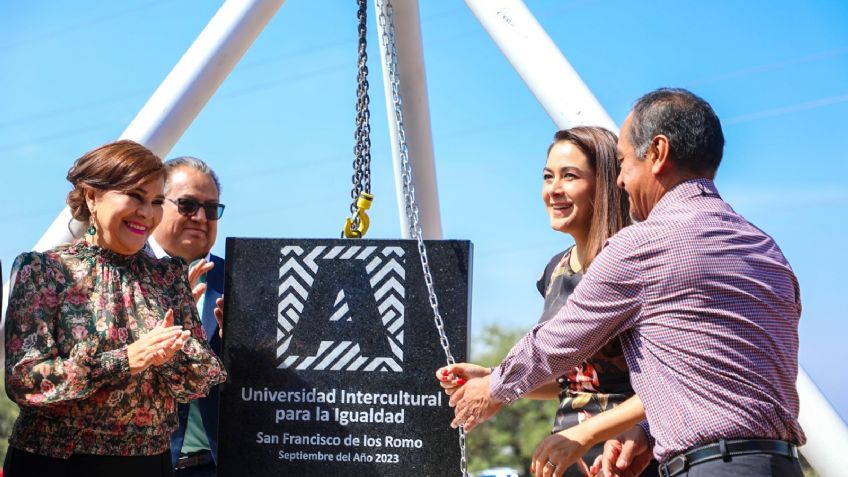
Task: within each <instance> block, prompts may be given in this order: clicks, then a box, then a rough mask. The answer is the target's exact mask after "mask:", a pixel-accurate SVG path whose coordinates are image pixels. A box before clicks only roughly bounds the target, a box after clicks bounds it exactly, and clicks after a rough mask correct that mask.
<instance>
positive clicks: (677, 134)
mask: <svg viewBox="0 0 848 477" xmlns="http://www.w3.org/2000/svg"><path fill="white" fill-rule="evenodd" d="M658 134H663V135H665V136H666V137H668V142H669V146H670V156H669V157H670V159H671V160H672V161H673V162H674V163H675V164H677V165H679V166H680V167H682V168H683V169H685V170H688V171H690V172H697V173H707V174H714V173H715V172H716V170H717V169H718V166H719V164H721V157H722V153H723V149H724V134H723V133H722V130H721V121H720V120H719V119H718V116H717V115H716V113H715V111H713V108H712V106H710V104H709V103H707V102H706V101H704V100H703V99H702V98H700V97H698V96H696V95H695V94H693V93H692V92H690V91H687V90H685V89H681V88H660V89H658V90H655V91H652V92H650V93H648V94H646V95H644V96H642V97H641V98H639V99H638V100H636V103H635V104H634V105H633V120H632V122H631V123H630V142H631V143H632V145H633V147H634V149H635V150H636V157H637V158H639V159H643V158H644V157H645V154H647V152H648V147H649V146H650V145H651V141H652V140H653V138H654V137H655V136H656V135H658Z"/></svg>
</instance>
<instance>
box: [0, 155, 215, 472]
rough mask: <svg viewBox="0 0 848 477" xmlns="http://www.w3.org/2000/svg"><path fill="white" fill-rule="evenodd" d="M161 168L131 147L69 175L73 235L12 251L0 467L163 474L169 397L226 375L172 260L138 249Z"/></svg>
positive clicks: (179, 264) (171, 408) (194, 393)
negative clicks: (70, 239)
mask: <svg viewBox="0 0 848 477" xmlns="http://www.w3.org/2000/svg"><path fill="white" fill-rule="evenodd" d="M164 177H165V168H164V166H163V165H162V161H161V160H160V159H159V158H158V157H156V155H154V154H153V153H152V152H150V151H149V150H148V149H146V148H145V147H144V146H141V145H139V144H137V143H135V142H132V141H118V142H115V143H111V144H107V145H105V146H101V147H99V148H97V149H94V150H93V151H90V152H88V153H86V154H85V155H84V156H83V157H81V158H80V159H78V160H77V161H76V162H75V163H74V165H73V167H71V169H70V171H69V172H68V180H69V181H70V182H71V184H73V190H72V191H71V192H70V193H69V194H68V201H67V202H68V205H69V207H70V209H71V213H72V215H73V217H74V218H75V219H77V220H79V221H82V222H84V223H88V224H89V227H88V229H87V230H86V232H85V235H84V237H83V238H81V239H78V240H77V241H76V242H74V243H71V244H68V245H63V246H60V247H57V248H54V249H52V250H48V251H46V252H43V253H39V252H29V253H24V254H21V255H20V256H19V257H18V258H17V259H16V260H15V264H14V266H13V268H12V281H11V292H10V294H9V304H8V309H7V312H6V336H5V338H6V392H7V393H8V394H9V397H10V398H12V399H13V400H14V401H15V402H17V403H18V405H19V406H20V408H21V412H20V415H19V417H18V419H17V421H16V422H15V426H14V429H13V431H12V436H11V438H10V440H9V452H8V454H7V456H6V461H5V463H4V466H3V469H4V475H6V476H7V477H19V476H53V475H57V476H58V475H70V476H77V475H79V476H86V477H93V476H101V475H102V476H114V475H118V476H121V477H131V476H136V475H138V476H145V477H149V476H170V475H173V471H172V469H171V461H170V450H169V446H170V435H171V431H172V430H173V429H174V428H175V427H176V424H177V420H176V403H177V402H187V401H189V400H191V399H194V398H197V397H200V396H203V395H205V394H206V393H207V392H208V391H209V389H210V388H211V387H212V386H214V385H216V384H218V383H220V382H222V381H224V380H225V379H226V373H225V371H224V369H223V366H222V365H221V362H220V361H219V360H218V358H216V357H215V355H214V354H213V353H212V351H211V350H210V349H209V347H208V345H207V342H206V339H205V338H204V336H203V328H202V327H201V325H200V321H199V319H198V315H197V309H196V308H195V304H194V301H193V299H192V294H191V291H190V288H189V284H188V281H187V268H186V264H185V262H183V261H182V260H180V259H169V260H157V259H155V258H153V257H151V256H150V255H148V254H147V253H145V252H143V251H142V248H143V247H144V245H145V243H146V241H147V238H148V237H149V236H150V233H151V232H152V231H153V229H154V228H155V227H156V226H157V225H158V224H159V221H160V220H161V219H162V203H163V201H164V196H163V188H164Z"/></svg>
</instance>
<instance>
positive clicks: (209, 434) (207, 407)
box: [171, 255, 224, 465]
mask: <svg viewBox="0 0 848 477" xmlns="http://www.w3.org/2000/svg"><path fill="white" fill-rule="evenodd" d="M210 258H211V259H212V262H213V263H214V264H215V267H214V268H212V270H210V271H209V273H208V274H207V275H206V287H207V288H206V294H205V296H204V298H203V313H201V314H200V319H201V321H202V322H203V330H204V331H205V332H206V338H207V339H208V340H209V346H211V347H212V350H213V351H215V353H217V354H218V356H221V337H220V336H218V322H217V321H216V320H215V300H217V299H218V298H219V297H221V296H224V259H223V258H221V257H218V256H215V255H210ZM218 389H219V387H218V386H215V387H214V388H212V390H211V391H209V395H208V396H206V397H204V398H200V399H198V400H197V405H198V407H199V409H200V416H201V417H202V418H203V427H204V428H205V429H206V438H207V439H209V447H211V448H212V457H213V458H214V459H215V461H216V462H217V461H218V398H219V390H218ZM188 409H189V405H188V404H180V405H179V406H178V407H177V413H178V416H179V421H180V427H179V428H178V429H177V430H176V431H174V433H173V434H171V461H172V462H173V463H174V465H176V463H177V459H179V457H180V449H182V447H183V439H184V438H185V432H186V425H187V423H188Z"/></svg>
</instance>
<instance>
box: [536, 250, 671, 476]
mask: <svg viewBox="0 0 848 477" xmlns="http://www.w3.org/2000/svg"><path fill="white" fill-rule="evenodd" d="M572 250H574V247H572V248H569V249H568V250H566V251H564V252H561V253H559V254H557V255H556V256H554V258H552V259H551V261H550V262H549V263H548V266H547V267H545V271H544V273H543V274H542V277H541V278H539V281H538V282H537V283H536V286H537V288H538V289H539V292H540V293H542V295H543V296H544V297H545V308H544V310H543V312H542V318H541V319H540V320H539V322H540V323H541V322H542V321H547V320H550V319H551V318H553V317H554V316H555V315H556V314H557V312H559V310H560V309H561V308H562V307H563V306H565V303H566V301H568V297H569V296H570V295H571V293H572V292H574V288H575V287H577V284H578V283H579V282H580V279H581V278H582V277H583V274H582V273H580V272H575V271H574V270H572V269H571V265H570V264H569V263H570V259H571V252H572ZM557 382H559V385H560V387H561V388H562V391H561V392H560V394H559V408H558V409H557V413H556V417H555V418H554V427H553V430H552V431H551V433H555V432H559V431H562V430H564V429H568V428H569V427H573V426H576V425H578V424H580V423H581V422H583V421H584V420H586V419H587V418H589V417H592V416H593V415H595V414H598V413H600V412H604V411H606V410H609V409H612V408H613V407H615V406H617V405H618V404H621V403H622V402H624V401H625V400H626V399H627V398H629V397H630V396H632V395H633V394H635V392H634V391H633V388H632V387H631V385H630V374H629V371H628V369H627V362H626V361H625V359H624V352H623V351H622V349H621V343H620V341H619V340H618V339H614V340H612V341H610V342H609V343H607V345H606V346H604V347H603V348H602V349H601V350H600V351H598V352H597V353H595V355H594V356H592V357H591V358H589V359H587V360H586V361H583V362H582V363H581V364H580V366H577V367H575V368H574V369H572V370H571V371H570V372H569V373H568V374H566V375H565V376H562V377H560V378H559V379H557ZM602 453H603V443H601V444H598V445H596V446H595V447H592V448H591V449H590V450H589V451H588V452H587V453H586V455H585V456H584V460H585V461H586V462H588V463H589V464H590V465H591V464H592V462H593V461H594V460H595V457H596V456H598V455H600V454H602ZM651 471H652V472H653V474H651V473H649V472H651ZM578 475H580V476H582V475H583V474H582V473H581V472H580V471H579V470H578V468H577V466H576V465H573V466H571V467H569V468H568V469H567V470H566V472H565V474H563V476H564V477H571V476H578ZM642 475H657V474H656V470H655V469H653V470H652V468H649V469H647V470H646V471H645V473H643V474H642Z"/></svg>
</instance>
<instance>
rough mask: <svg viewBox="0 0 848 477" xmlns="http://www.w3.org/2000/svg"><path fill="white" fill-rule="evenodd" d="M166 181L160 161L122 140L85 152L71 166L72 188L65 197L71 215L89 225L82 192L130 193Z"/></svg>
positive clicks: (144, 149) (135, 144)
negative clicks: (149, 182)
mask: <svg viewBox="0 0 848 477" xmlns="http://www.w3.org/2000/svg"><path fill="white" fill-rule="evenodd" d="M159 177H165V165H164V164H162V159H159V156H157V155H156V154H153V152H151V151H150V150H149V149H147V148H146V147H144V146H142V145H141V144H139V143H137V142H135V141H130V140H128V139H122V140H120V141H115V142H111V143H109V144H104V145H103V146H100V147H98V148H96V149H92V150H91V151H88V152H86V153H85V154H84V155H83V156H82V157H80V158H79V159H77V160H76V161H75V162H74V165H73V166H71V169H70V170H69V171H68V175H67V179H68V182H70V183H71V184H72V185H73V186H74V188H73V189H72V190H71V191H70V192H69V193H68V198H67V203H68V207H69V208H70V209H71V215H72V216H73V217H74V219H76V220H79V221H80V222H88V219H89V217H91V211H90V210H89V209H88V204H87V203H86V201H85V189H86V188H90V189H95V190H100V191H107V190H129V189H132V188H133V187H136V186H139V185H141V184H143V183H146V182H147V181H149V180H152V179H156V178H159Z"/></svg>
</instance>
